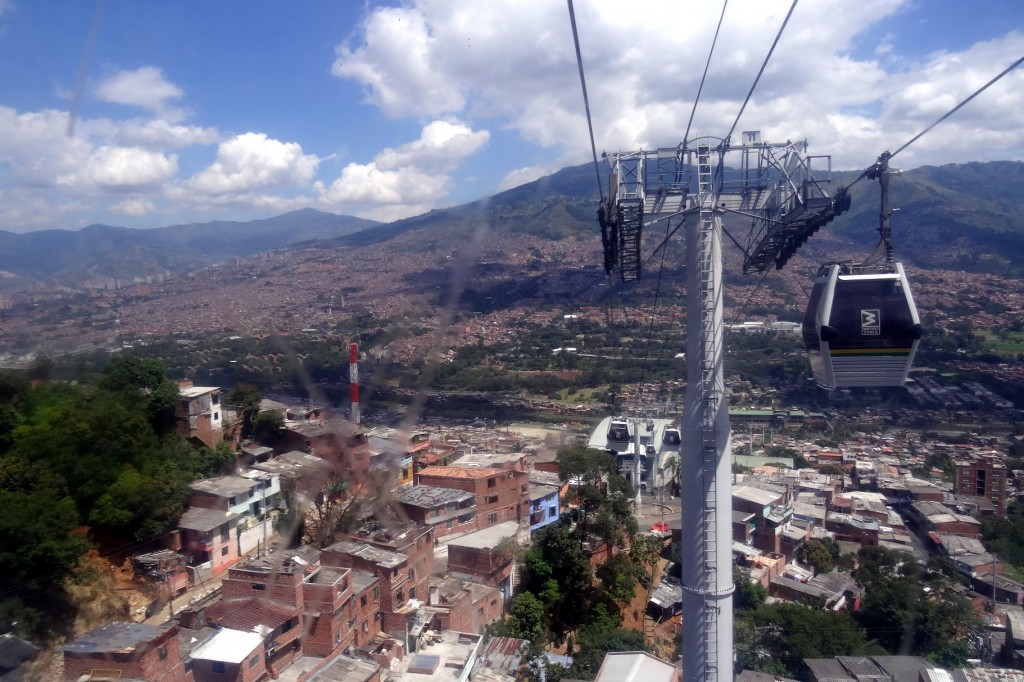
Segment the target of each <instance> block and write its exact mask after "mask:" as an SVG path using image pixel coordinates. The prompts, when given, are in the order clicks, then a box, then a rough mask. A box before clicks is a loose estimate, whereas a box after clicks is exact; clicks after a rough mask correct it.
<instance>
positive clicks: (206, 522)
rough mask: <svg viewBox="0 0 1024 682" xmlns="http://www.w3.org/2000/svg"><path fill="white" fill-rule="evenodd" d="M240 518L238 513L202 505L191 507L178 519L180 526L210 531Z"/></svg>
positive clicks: (203, 531) (199, 530)
mask: <svg viewBox="0 0 1024 682" xmlns="http://www.w3.org/2000/svg"><path fill="white" fill-rule="evenodd" d="M237 518H238V514H236V513H234V512H229V511H222V510H220V509H204V508H202V507H189V508H188V509H186V510H185V513H184V514H182V515H181V520H180V521H178V528H184V529H185V530H194V531H196V532H198V533H209V532H210V531H211V530H213V529H214V528H217V527H218V526H221V525H223V524H225V523H229V522H232V521H234V520H236V519H237Z"/></svg>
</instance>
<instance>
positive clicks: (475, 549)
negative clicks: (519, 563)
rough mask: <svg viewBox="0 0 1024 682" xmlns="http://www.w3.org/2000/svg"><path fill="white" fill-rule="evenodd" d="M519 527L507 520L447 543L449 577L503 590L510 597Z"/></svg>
mask: <svg viewBox="0 0 1024 682" xmlns="http://www.w3.org/2000/svg"><path fill="white" fill-rule="evenodd" d="M519 530H520V529H519V524H518V523H516V522H514V521H505V522H504V523H499V524H497V525H495V526H491V527H490V528H485V529H484V530H480V531H477V532H475V533H470V534H469V535H464V536H462V537H460V538H458V539H456V540H452V541H450V542H449V543H448V574H449V575H452V576H456V577H459V578H463V579H466V580H472V581H473V582H479V583H483V584H485V585H491V586H493V587H498V588H501V589H502V591H503V592H504V593H505V595H506V596H511V594H512V587H513V582H514V581H513V577H512V572H513V570H514V566H515V558H516V551H517V550H518V547H519V544H518V542H517V540H516V538H517V536H518V534H519Z"/></svg>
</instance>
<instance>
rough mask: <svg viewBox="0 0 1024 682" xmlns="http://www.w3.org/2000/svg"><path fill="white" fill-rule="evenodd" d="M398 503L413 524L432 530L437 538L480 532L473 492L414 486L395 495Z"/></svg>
mask: <svg viewBox="0 0 1024 682" xmlns="http://www.w3.org/2000/svg"><path fill="white" fill-rule="evenodd" d="M395 501H397V502H398V503H399V504H400V505H402V509H403V511H405V513H406V514H407V515H408V516H409V519H410V520H411V521H414V522H415V523H418V524H421V525H425V526H430V527H432V528H433V529H434V537H435V538H437V539H440V538H443V537H446V536H448V535H454V534H456V533H467V532H471V531H475V530H477V525H476V495H475V494H474V493H472V492H470V491H467V490H459V489H458V488H435V487H430V486H424V485H414V486H410V487H408V488H405V489H403V490H400V491H398V492H396V493H395Z"/></svg>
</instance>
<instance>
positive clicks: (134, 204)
mask: <svg viewBox="0 0 1024 682" xmlns="http://www.w3.org/2000/svg"><path fill="white" fill-rule="evenodd" d="M110 210H111V211H112V212H113V213H117V214H118V215H126V216H132V217H135V218H138V217H140V216H144V215H146V214H147V213H152V212H153V211H155V210H156V206H154V205H153V202H152V201H150V200H149V199H146V198H128V199H122V200H121V201H119V202H117V203H116V204H114V205H113V206H111V207H110Z"/></svg>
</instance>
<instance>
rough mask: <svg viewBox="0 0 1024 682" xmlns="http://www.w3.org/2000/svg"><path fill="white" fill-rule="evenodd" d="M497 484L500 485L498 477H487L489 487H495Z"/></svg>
mask: <svg viewBox="0 0 1024 682" xmlns="http://www.w3.org/2000/svg"><path fill="white" fill-rule="evenodd" d="M497 485H498V479H496V478H493V477H492V478H488V479H487V487H488V488H493V487H495V486H497Z"/></svg>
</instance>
